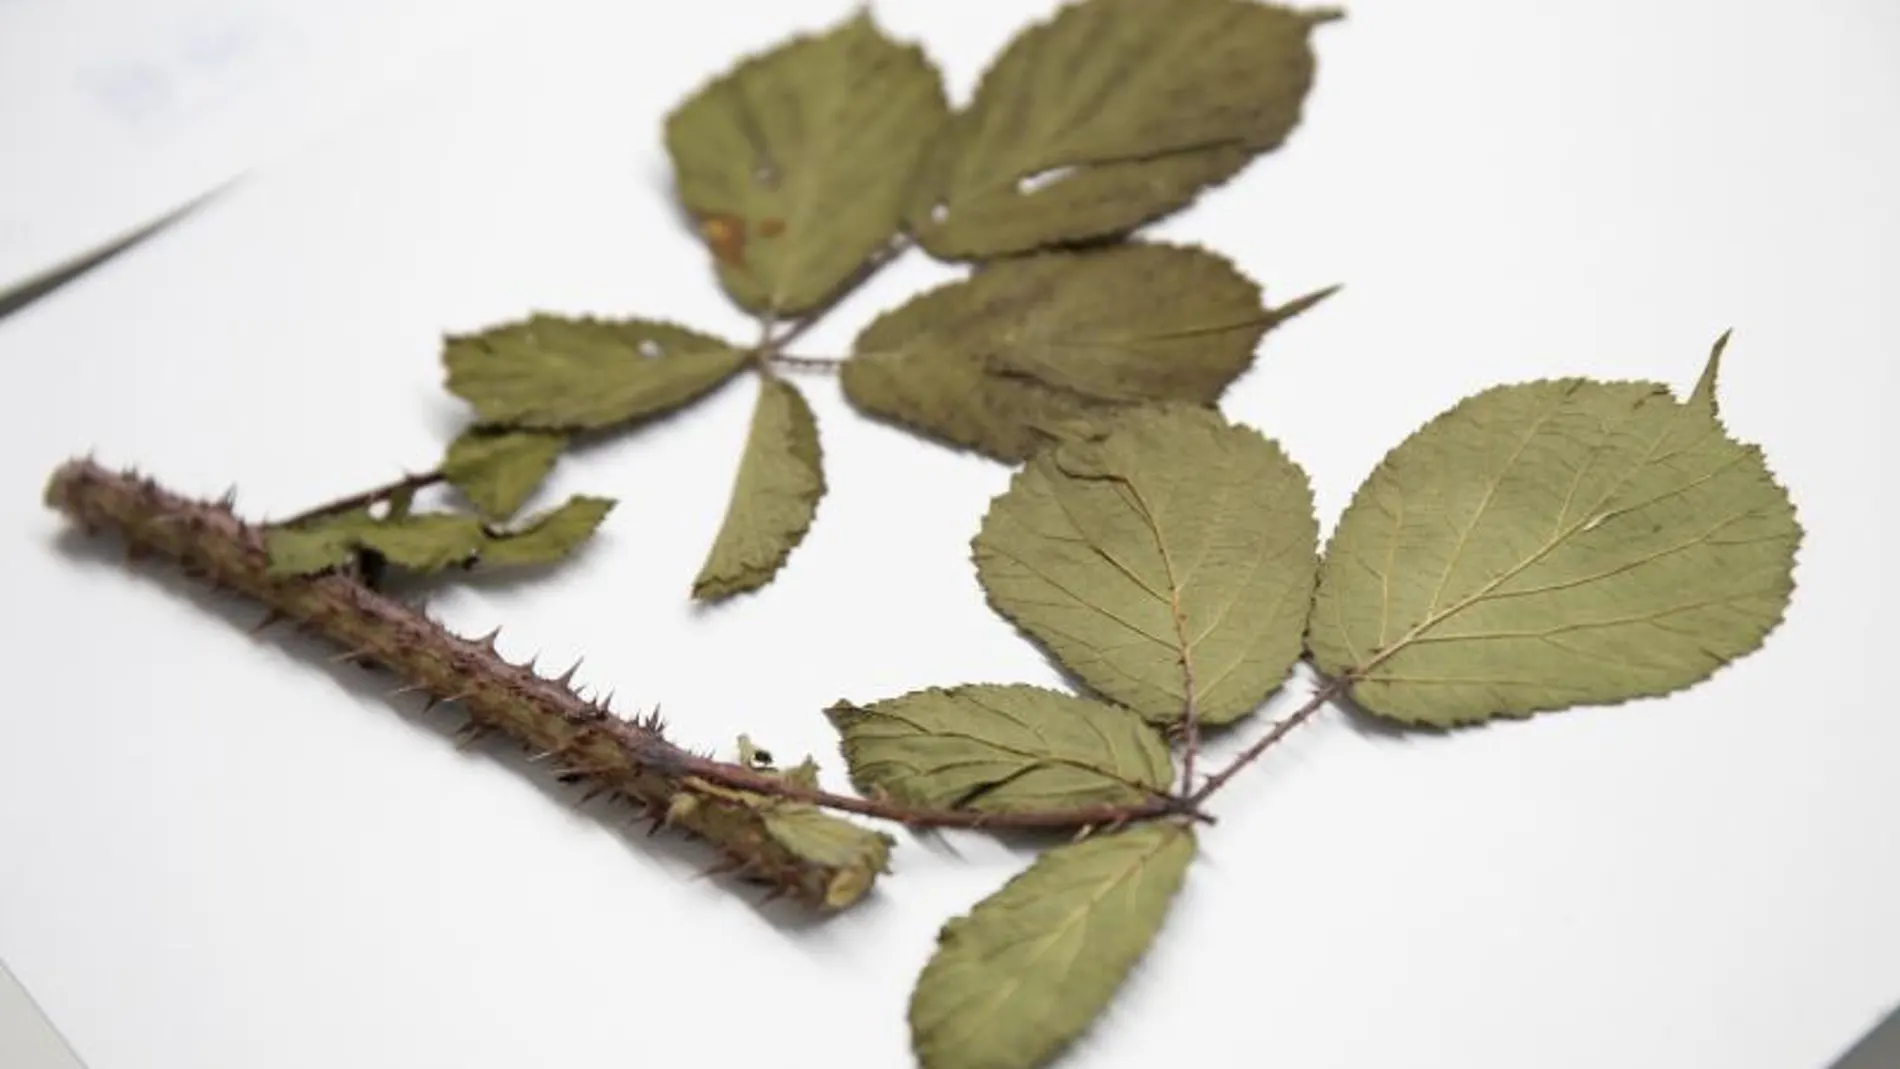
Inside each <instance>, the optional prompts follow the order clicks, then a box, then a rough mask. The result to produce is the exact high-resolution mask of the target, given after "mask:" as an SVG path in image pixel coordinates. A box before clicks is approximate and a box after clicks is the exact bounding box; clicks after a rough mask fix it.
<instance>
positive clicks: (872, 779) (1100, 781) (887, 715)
mask: <svg viewBox="0 0 1900 1069" xmlns="http://www.w3.org/2000/svg"><path fill="white" fill-rule="evenodd" d="M826 715H827V716H829V717H830V718H831V722H832V724H833V725H835V726H836V727H837V728H838V732H839V734H841V735H842V736H843V737H844V755H845V761H846V763H847V764H849V765H850V767H851V782H852V783H854V784H856V785H857V788H858V790H860V791H863V792H865V793H866V794H876V793H883V794H885V795H888V796H889V797H891V798H893V799H896V800H897V801H898V802H901V803H904V804H906V805H912V806H922V807H934V808H944V809H976V810H982V811H984V812H988V813H1011V812H1023V811H1036V810H1049V809H1064V808H1069V807H1074V806H1084V805H1093V804H1105V805H1116V804H1123V803H1129V804H1132V803H1138V802H1142V801H1145V800H1147V799H1150V798H1152V797H1154V795H1155V794H1156V793H1159V792H1165V791H1166V790H1167V788H1168V784H1169V783H1170V782H1171V781H1172V778H1173V765H1172V763H1171V761H1170V759H1169V756H1168V747H1167V744H1166V743H1165V742H1163V741H1162V739H1161V735H1160V733H1158V732H1157V731H1155V730H1154V729H1153V728H1151V727H1149V726H1148V725H1147V724H1145V723H1143V722H1142V721H1141V719H1140V718H1139V717H1136V716H1135V715H1134V714H1132V713H1130V712H1129V711H1128V710H1126V709H1121V708H1117V707H1115V706H1112V705H1106V704H1103V703H1101V702H1096V701H1089V700H1087V699H1084V698H1077V697H1073V696H1071V695H1068V694H1063V693H1060V692H1058V691H1053V690H1044V689H1043V688H1041V687H1032V686H1025V685H1009V686H1005V685H996V684H980V685H970V686H960V687H951V688H949V689H947V690H946V689H942V688H936V687H933V688H931V689H929V690H920V691H916V692H914V693H911V694H906V695H903V696H902V697H898V698H892V699H889V700H887V701H881V702H873V703H871V704H870V705H866V706H855V705H851V704H849V703H846V702H839V703H838V704H836V705H833V706H832V707H831V708H830V709H828V710H826Z"/></svg>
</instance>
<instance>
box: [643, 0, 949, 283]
mask: <svg viewBox="0 0 1900 1069" xmlns="http://www.w3.org/2000/svg"><path fill="white" fill-rule="evenodd" d="M947 114H948V108H947V105H946V104H945V102H944V98H943V87H942V84H941V81H940V79H939V78H938V76H937V72H936V70H935V69H934V68H933V67H932V66H931V65H930V61H929V59H927V58H926V57H925V56H924V53H923V51H922V50H921V49H919V48H917V47H915V46H911V45H900V44H898V43H897V42H895V41H892V40H891V39H890V38H888V37H885V36H884V35H883V34H882V33H880V32H879V31H878V28H877V26H876V24H875V23H873V22H872V21H871V18H870V16H869V15H868V14H860V15H858V16H856V17H854V18H852V19H851V20H849V21H848V22H845V23H844V24H843V25H841V26H839V27H837V28H836V29H834V30H832V31H830V32H829V33H825V34H822V35H818V36H805V37H797V38H794V39H792V40H791V41H789V42H787V43H786V44H783V45H781V46H779V47H778V48H775V49H773V50H771V51H770V52H766V53H764V54H763V55H759V56H755V57H752V58H750V59H747V60H745V61H744V62H742V63H741V64H739V66H738V67H737V68H735V69H734V70H732V71H731V72H730V73H728V74H726V75H724V76H722V77H721V78H719V79H718V80H717V81H714V82H713V83H712V84H710V85H708V86H707V87H706V88H704V89H702V90H700V91H699V92H698V93H696V94H694V95H693V96H692V97H691V98H690V99H688V100H687V101H686V102H685V103H684V104H682V105H681V106H680V107H679V109H678V110H677V111H675V112H674V113H673V114H672V115H671V116H669V117H668V119H667V122H666V147H667V152H668V153H669V154H670V155H671V156H672V158H673V167H674V173H675V175H676V176H677V179H678V183H679V195H680V199H681V201H683V202H684V204H685V206H686V209H687V210H688V211H690V212H692V213H693V214H694V215H695V216H696V217H697V218H698V219H699V220H700V227H701V233H702V235H703V236H704V237H705V239H706V242H707V244H708V245H709V246H710V247H711V249H712V251H713V254H714V263H715V264H716V266H717V268H718V271H719V279H720V282H721V283H722V284H723V285H724V286H725V288H726V291H727V292H728V293H730V294H731V295H732V297H733V299H734V300H736V301H738V302H739V303H740V304H741V305H743V306H745V307H746V308H748V309H751V310H753V311H756V312H767V313H776V314H778V315H784V316H790V315H798V314H801V313H804V312H808V311H810V310H812V309H813V308H816V307H817V306H819V305H820V304H822V303H824V301H825V300H826V299H827V298H829V297H830V296H831V295H832V294H834V293H836V292H837V291H838V290H839V289H840V288H841V287H842V286H844V285H845V284H846V283H847V282H848V281H849V280H850V279H851V277H852V276H853V275H854V274H855V273H856V272H857V271H858V270H859V269H860V268H861V267H863V266H864V264H865V262H866V261H867V260H869V259H870V258H871V257H873V256H874V255H877V254H879V253H880V252H882V251H883V249H884V248H885V247H886V246H887V244H888V243H889V242H890V241H891V239H892V238H893V237H895V236H896V234H897V231H898V228H899V226H900V225H901V223H902V217H903V192H904V189H905V186H906V184H907V182H908V181H909V179H910V175H911V173H912V172H913V171H914V170H915V168H916V164H917V158H918V156H919V155H920V154H921V152H922V151H923V148H924V146H925V145H927V144H928V143H929V141H930V138H931V137H932V136H933V135H934V134H935V133H936V131H937V129H938V128H939V127H940V126H941V124H942V123H943V120H944V118H945V117H946V115H947Z"/></svg>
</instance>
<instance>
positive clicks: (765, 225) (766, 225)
mask: <svg viewBox="0 0 1900 1069" xmlns="http://www.w3.org/2000/svg"><path fill="white" fill-rule="evenodd" d="M783 233H785V220H783V219H761V220H759V236H760V237H762V238H775V237H778V236H779V235H780V234H783Z"/></svg>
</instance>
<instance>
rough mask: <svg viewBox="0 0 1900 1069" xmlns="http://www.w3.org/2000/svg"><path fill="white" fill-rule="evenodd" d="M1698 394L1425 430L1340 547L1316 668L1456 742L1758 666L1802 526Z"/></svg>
mask: <svg viewBox="0 0 1900 1069" xmlns="http://www.w3.org/2000/svg"><path fill="white" fill-rule="evenodd" d="M1719 351H1720V350H1719V346H1718V349H1717V355H1719ZM1713 366H1714V364H1713V361H1712V362H1711V367H1712V368H1713ZM1705 379H1706V380H1707V382H1708V387H1707V389H1706V390H1704V389H1701V388H1699V389H1698V394H1699V395H1702V396H1704V399H1705V400H1706V401H1707V402H1708V403H1704V402H1703V401H1699V400H1697V399H1696V398H1695V397H1692V398H1691V399H1690V400H1688V401H1677V400H1676V399H1675V397H1674V396H1672V395H1671V393H1670V391H1669V390H1668V388H1667V387H1665V386H1663V385H1661V384H1660V383H1654V382H1597V381H1591V380H1587V379H1563V380H1555V381H1544V382H1533V383H1523V384H1518V385H1510V386H1498V387H1494V388H1492V389H1489V390H1486V391H1484V392H1482V393H1479V394H1477V395H1475V396H1473V397H1470V398H1467V399H1465V400H1464V401H1462V402H1460V403H1459V404H1457V405H1456V406H1454V407H1453V408H1451V409H1450V410H1448V411H1446V412H1445V413H1443V414H1441V415H1440V416H1438V417H1437V418H1436V419H1434V420H1432V421H1431V422H1429V423H1427V424H1426V425H1425V426H1424V427H1423V428H1421V429H1420V430H1418V431H1416V432H1414V433H1413V434H1412V436H1411V437H1409V438H1407V439H1406V440H1405V441H1404V442H1403V443H1401V444H1400V445H1399V446H1398V447H1397V448H1396V449H1394V450H1393V451H1392V452H1391V453H1389V454H1387V456H1386V458H1385V459H1384V460H1383V461H1381V462H1380V464H1379V466H1378V468H1377V469H1375V470H1374V471H1373V473H1372V475H1371V476H1370V477H1368V478H1367V480H1366V481H1365V483H1364V484H1362V485H1361V486H1360V488H1359V490H1358V491H1357V492H1356V493H1355V494H1354V496H1353V499H1352V502H1351V503H1350V504H1349V505H1348V506H1347V508H1346V511H1345V514H1344V515H1343V516H1341V517H1340V520H1339V523H1338V525H1337V526H1336V527H1335V529H1334V534H1333V538H1332V541H1331V543H1330V544H1329V545H1328V547H1327V552H1326V563H1325V566H1324V567H1323V568H1322V569H1321V572H1320V582H1319V590H1318V593H1317V595H1316V596H1315V598H1314V605H1313V613H1312V619H1311V621H1310V625H1311V626H1310V629H1309V632H1308V647H1309V648H1310V649H1311V651H1312V653H1313V658H1314V662H1315V664H1316V665H1317V666H1318V667H1319V669H1320V670H1321V671H1322V672H1324V673H1326V674H1327V675H1329V676H1334V677H1340V676H1347V677H1351V679H1352V681H1353V682H1352V696H1353V698H1354V699H1356V700H1357V701H1358V703H1359V704H1360V705H1361V706H1362V707H1364V708H1365V709H1367V710H1368V711H1370V712H1373V713H1377V714H1379V715H1381V716H1385V717H1388V718H1391V719H1393V720H1397V721H1401V722H1405V723H1417V724H1429V725H1433V726H1439V727H1449V726H1453V725H1458V724H1469V723H1477V722H1480V721H1484V720H1488V719H1491V718H1493V717H1499V716H1528V715H1530V714H1532V713H1535V712H1540V711H1544V710H1556V709H1565V708H1570V707H1574V706H1579V705H1599V704H1608V703H1613V702H1622V701H1628V700H1631V699H1634V698H1640V697H1652V696H1657V695H1662V694H1667V693H1669V692H1671V691H1674V690H1678V689H1681V688H1683V687H1687V686H1690V685H1693V684H1695V683H1699V682H1701V681H1702V680H1703V679H1706V678H1707V677H1708V676H1709V675H1711V674H1712V673H1714V672H1715V671H1716V670H1717V669H1718V668H1720V667H1721V666H1722V665H1724V664H1726V663H1728V662H1729V661H1732V660H1735V659H1737V658H1739V657H1742V656H1744V655H1746V654H1748V653H1750V652H1752V651H1754V650H1755V649H1756V648H1758V647H1759V646H1760V645H1761V644H1762V642H1763V641H1764V640H1765V639H1766V637H1767V635H1768V633H1769V632H1770V631H1771V630H1773V629H1774V627H1775V626H1776V625H1777V624H1778V623H1779V622H1780V620H1781V618H1782V615H1783V613H1784V612H1785V610H1786V607H1787V604H1788V600H1789V597H1790V596H1791V595H1792V593H1793V590H1794V579H1793V571H1794V558H1795V553H1796V550H1797V549H1798V547H1799V545H1800V541H1801V527H1800V524H1799V523H1798V522H1797V520H1796V516H1795V511H1794V506H1793V503H1792V502H1791V501H1790V500H1789V498H1788V494H1787V491H1786V490H1784V489H1783V488H1782V487H1781V486H1780V485H1779V484H1777V483H1776V482H1775V480H1774V477H1773V475H1772V474H1771V473H1770V472H1769V471H1768V468H1767V466H1766V464H1765V462H1764V461H1763V458H1762V454H1761V450H1760V449H1759V448H1758V447H1756V446H1753V445H1747V444H1744V443H1741V442H1738V441H1736V440H1735V439H1734V438H1732V437H1730V436H1729V435H1728V434H1727V433H1726V432H1725V431H1724V429H1723V428H1722V426H1721V424H1720V422H1719V421H1718V420H1717V419H1716V418H1715V413H1714V410H1713V403H1712V402H1713V381H1714V376H1713V373H1712V372H1711V373H1709V374H1707V375H1705Z"/></svg>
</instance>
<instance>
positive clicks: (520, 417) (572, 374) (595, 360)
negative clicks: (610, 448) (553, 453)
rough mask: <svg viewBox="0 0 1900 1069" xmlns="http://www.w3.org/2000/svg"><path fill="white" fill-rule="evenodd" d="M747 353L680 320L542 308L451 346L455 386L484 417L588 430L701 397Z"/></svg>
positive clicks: (448, 359) (515, 424)
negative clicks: (573, 314) (575, 314)
mask: <svg viewBox="0 0 1900 1069" xmlns="http://www.w3.org/2000/svg"><path fill="white" fill-rule="evenodd" d="M746 361H747V356H746V354H745V352H743V351H742V350H740V349H738V348H735V347H734V346H731V345H728V344H727V343H725V342H723V341H720V340H719V339H717V338H714V337H710V336H708V335H705V334H700V333H698V332H697V331H692V330H688V329H686V328H685V327H681V326H676V325H674V324H671V323H659V322H653V321H650V320H644V319H624V320H606V319H593V318H585V317H583V318H567V317H562V316H553V315H535V316H532V317H530V318H528V319H526V320H523V321H521V322H518V323H509V324H505V325H503V326H499V327H493V328H490V329H488V330H485V331H482V332H480V333H478V334H464V335H457V336H452V337H450V338H449V339H448V340H447V343H446V345H445V347H444V350H443V362H444V363H445V364H446V365H447V367H448V387H449V392H451V393H453V394H455V395H456V396H458V397H460V398H462V399H463V400H465V401H467V402H469V403H470V404H472V405H474V406H475V412H476V414H477V416H478V417H479V418H480V420H481V422H483V423H484V424H491V425H502V426H507V427H510V428H535V429H541V430H580V429H585V428H592V427H607V426H611V425H613V424H616V423H624V422H627V421H629V420H636V419H641V418H643V417H646V416H651V415H655V414H658V413H660V412H664V411H667V410H668V409H672V408H677V407H678V406H680V405H683V404H685V403H687V402H688V401H691V400H693V399H694V398H696V397H699V396H700V395H702V394H704V393H706V392H707V391H709V390H711V389H712V388H713V387H715V386H718V385H719V384H720V383H722V382H724V381H725V380H726V379H728V378H730V377H731V376H732V375H733V374H734V373H736V372H737V371H738V370H739V369H740V368H742V367H744V366H745V364H746Z"/></svg>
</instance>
